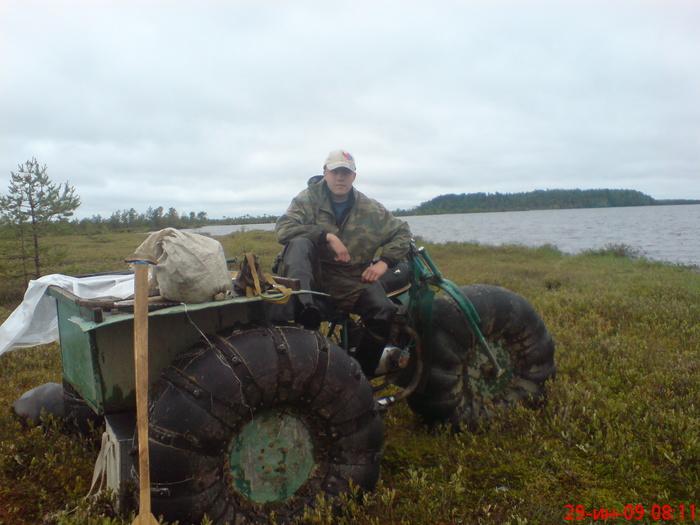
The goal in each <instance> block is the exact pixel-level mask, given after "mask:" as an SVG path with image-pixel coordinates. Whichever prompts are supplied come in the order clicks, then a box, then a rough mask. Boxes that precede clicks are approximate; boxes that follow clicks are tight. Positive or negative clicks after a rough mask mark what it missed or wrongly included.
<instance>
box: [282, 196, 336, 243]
mask: <svg viewBox="0 0 700 525" xmlns="http://www.w3.org/2000/svg"><path fill="white" fill-rule="evenodd" d="M307 194H308V190H304V191H302V192H301V193H300V194H299V195H297V196H296V197H295V198H294V199H293V200H292V203H291V204H290V205H289V208H287V211H286V212H285V213H284V215H281V216H280V217H279V218H278V219H277V223H276V224H275V235H277V242H279V243H280V244H284V245H286V244H287V243H288V242H289V241H291V240H292V239H295V238H297V237H306V238H308V239H311V241H312V242H313V243H314V244H320V243H321V242H322V241H323V240H325V234H326V232H325V230H324V228H323V227H322V226H320V225H318V224H314V223H315V211H314V209H313V207H312V206H311V202H310V200H309V199H308V195H307Z"/></svg>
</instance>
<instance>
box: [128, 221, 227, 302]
mask: <svg viewBox="0 0 700 525" xmlns="http://www.w3.org/2000/svg"><path fill="white" fill-rule="evenodd" d="M136 253H139V254H142V255H148V256H149V257H150V258H152V259H153V260H156V261H157V263H158V264H156V265H155V266H151V267H150V272H149V275H150V276H151V277H150V279H149V288H151V289H153V288H154V286H153V285H154V284H155V285H156V286H157V288H158V290H159V292H160V295H162V296H163V297H164V298H166V299H169V300H170V301H178V302H182V303H204V302H207V301H220V300H222V299H225V298H226V297H228V296H229V295H231V291H232V290H233V281H232V279H231V273H230V272H229V270H228V266H227V265H226V256H225V255H224V248H223V246H221V243H220V242H219V241H217V240H216V239H212V238H211V237H206V236H204V235H199V234H197V233H190V232H187V231H181V230H176V229H175V228H165V229H163V230H160V231H157V232H155V233H152V234H151V235H150V236H149V237H148V239H146V240H145V241H144V242H143V244H141V246H139V248H138V249H137V250H136ZM154 281H155V282H154Z"/></svg>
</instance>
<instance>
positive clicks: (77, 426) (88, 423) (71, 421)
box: [63, 379, 104, 436]
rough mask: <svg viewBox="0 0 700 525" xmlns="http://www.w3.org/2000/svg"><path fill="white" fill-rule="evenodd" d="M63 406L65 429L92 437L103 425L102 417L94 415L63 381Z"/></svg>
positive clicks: (76, 393) (73, 389)
mask: <svg viewBox="0 0 700 525" xmlns="http://www.w3.org/2000/svg"><path fill="white" fill-rule="evenodd" d="M63 405H64V410H65V421H66V425H67V427H68V428H69V429H70V430H72V431H77V432H78V433H79V434H82V435H84V436H90V435H93V434H94V432H95V429H97V428H99V427H100V426H101V425H102V424H103V423H104V416H102V415H98V414H96V413H95V411H94V410H92V408H90V405H88V404H87V401H85V400H84V399H83V398H82V396H81V395H80V394H79V393H78V391H77V390H76V389H75V388H73V386H72V385H71V384H70V383H69V382H68V381H66V380H65V379H64V380H63Z"/></svg>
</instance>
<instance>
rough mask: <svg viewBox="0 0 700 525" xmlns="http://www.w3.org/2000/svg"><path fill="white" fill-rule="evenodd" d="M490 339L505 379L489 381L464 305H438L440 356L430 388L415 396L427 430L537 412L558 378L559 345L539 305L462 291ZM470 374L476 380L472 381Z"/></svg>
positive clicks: (445, 300)
mask: <svg viewBox="0 0 700 525" xmlns="http://www.w3.org/2000/svg"><path fill="white" fill-rule="evenodd" d="M460 289H461V290H462V292H463V293H464V294H465V295H466V296H467V298H468V299H469V300H470V301H471V303H472V304H473V305H474V308H475V309H476V311H477V312H478V314H479V318H480V320H481V322H480V323H479V329H480V331H481V333H482V334H483V336H484V339H486V341H487V342H488V343H489V346H491V347H492V348H493V350H494V352H496V353H497V355H498V357H497V360H498V361H499V364H500V365H501V366H502V367H503V368H504V370H505V371H506V374H504V376H502V377H501V378H499V379H496V378H490V379H485V378H484V377H483V375H482V374H481V373H480V372H479V371H480V370H483V369H487V368H489V366H488V365H487V364H486V357H485V355H484V353H483V351H482V350H481V348H479V345H478V342H477V340H476V338H475V337H474V335H473V334H472V332H471V330H470V329H469V325H468V322H467V320H466V318H465V316H464V314H463V313H462V312H461V310H460V309H459V308H458V306H457V303H456V302H455V301H454V299H452V298H451V297H450V296H449V295H448V294H447V293H442V294H440V295H439V296H438V297H437V298H436V300H435V306H434V310H433V353H432V359H431V364H430V369H429V372H428V377H427V381H426V383H425V388H424V390H423V391H422V392H416V393H414V394H413V395H411V396H410V397H409V405H410V407H411V409H412V410H413V411H414V412H415V413H417V414H419V415H420V416H421V417H422V418H423V419H424V420H425V422H426V423H429V424H440V423H448V424H451V425H452V426H453V427H455V428H461V427H462V426H466V427H467V428H469V429H475V428H477V427H478V426H479V425H480V424H483V423H485V422H487V421H488V420H489V419H490V418H491V417H492V416H493V414H495V413H496V412H498V411H500V410H503V409H507V408H508V407H510V406H513V405H517V404H520V403H524V404H526V405H527V406H531V407H534V406H538V405H539V404H541V403H542V402H543V401H544V398H545V382H546V381H547V380H548V379H550V378H554V376H555V374H556V366H555V363H554V341H553V340H552V337H551V335H550V333H549V331H548V330H547V327H546V326H545V324H544V322H543V321H542V318H541V317H540V316H539V315H538V313H537V312H536V311H535V309H534V308H533V306H532V305H531V304H530V303H529V302H528V301H526V300H525V299H523V298H522V297H520V296H519V295H517V294H515V293H513V292H511V291H509V290H506V289H505V288H500V287H498V286H491V285H484V284H477V285H471V286H463V287H461V288H460ZM470 372H471V375H470Z"/></svg>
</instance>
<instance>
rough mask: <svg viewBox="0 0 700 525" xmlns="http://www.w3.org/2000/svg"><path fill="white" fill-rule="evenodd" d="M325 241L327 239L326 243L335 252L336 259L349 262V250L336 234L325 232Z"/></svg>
mask: <svg viewBox="0 0 700 525" xmlns="http://www.w3.org/2000/svg"><path fill="white" fill-rule="evenodd" d="M326 241H328V244H329V245H330V246H331V248H332V249H333V251H334V252H335V260H336V261H340V262H350V252H348V249H347V248H346V247H345V245H344V244H343V241H341V240H340V239H339V238H338V236H337V235H335V234H333V233H327V234H326Z"/></svg>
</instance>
